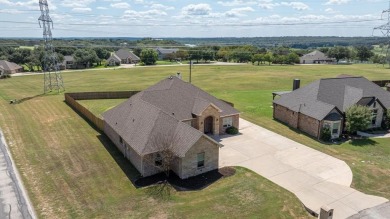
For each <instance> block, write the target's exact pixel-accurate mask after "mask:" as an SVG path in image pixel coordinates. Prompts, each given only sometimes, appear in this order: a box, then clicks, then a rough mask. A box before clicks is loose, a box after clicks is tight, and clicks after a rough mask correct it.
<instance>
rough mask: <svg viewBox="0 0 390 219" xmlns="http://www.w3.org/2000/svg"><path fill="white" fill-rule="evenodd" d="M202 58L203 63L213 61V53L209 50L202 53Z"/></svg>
mask: <svg viewBox="0 0 390 219" xmlns="http://www.w3.org/2000/svg"><path fill="white" fill-rule="evenodd" d="M202 58H203V60H204V61H205V62H207V61H211V60H214V51H213V50H211V49H209V50H206V51H204V52H203V54H202Z"/></svg>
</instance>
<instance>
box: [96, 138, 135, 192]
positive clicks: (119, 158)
mask: <svg viewBox="0 0 390 219" xmlns="http://www.w3.org/2000/svg"><path fill="white" fill-rule="evenodd" d="M97 138H98V139H99V141H100V142H101V143H102V144H103V146H104V148H105V149H106V150H107V152H108V153H110V155H111V157H112V158H113V159H114V160H115V162H116V163H117V164H118V166H119V167H120V168H121V169H122V171H123V173H125V175H126V176H127V178H128V179H129V180H130V181H131V183H133V185H134V187H137V186H136V184H135V181H136V180H137V179H139V178H140V173H139V172H138V171H137V169H136V168H135V167H134V166H133V164H131V163H130V161H129V160H127V159H126V158H125V157H124V156H123V154H122V152H121V151H119V149H118V148H117V147H116V146H115V145H114V144H113V143H112V142H111V140H110V139H109V138H108V137H107V136H106V135H104V134H101V135H98V136H97Z"/></svg>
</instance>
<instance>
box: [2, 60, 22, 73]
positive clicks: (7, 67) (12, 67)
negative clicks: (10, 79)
mask: <svg viewBox="0 0 390 219" xmlns="http://www.w3.org/2000/svg"><path fill="white" fill-rule="evenodd" d="M0 68H1V69H4V70H6V71H14V70H17V69H21V68H23V67H22V66H20V65H18V64H15V63H13V62H9V61H6V60H0Z"/></svg>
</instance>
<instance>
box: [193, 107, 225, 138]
mask: <svg viewBox="0 0 390 219" xmlns="http://www.w3.org/2000/svg"><path fill="white" fill-rule="evenodd" d="M209 116H212V117H213V134H214V135H219V120H220V118H219V112H218V110H217V109H216V108H215V107H213V106H212V105H210V106H208V107H207V108H206V109H205V110H204V111H203V112H202V115H201V116H199V117H198V118H197V123H196V126H195V127H198V130H199V131H201V132H204V120H205V119H206V118H207V117H209Z"/></svg>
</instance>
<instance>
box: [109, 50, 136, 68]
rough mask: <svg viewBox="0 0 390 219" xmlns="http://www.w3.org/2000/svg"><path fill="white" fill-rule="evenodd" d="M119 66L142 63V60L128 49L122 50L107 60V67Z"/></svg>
mask: <svg viewBox="0 0 390 219" xmlns="http://www.w3.org/2000/svg"><path fill="white" fill-rule="evenodd" d="M118 60H119V61H120V62H119V64H136V63H138V62H140V61H141V59H140V58H139V57H138V56H136V55H135V54H134V53H132V52H130V51H129V50H126V49H120V50H118V51H116V52H115V53H114V54H112V55H111V56H110V58H108V59H107V65H110V66H113V65H118Z"/></svg>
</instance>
